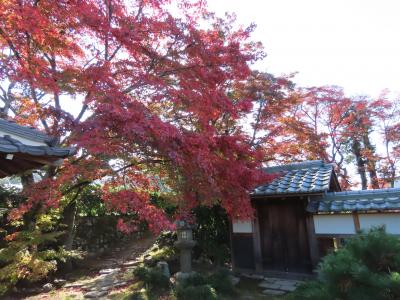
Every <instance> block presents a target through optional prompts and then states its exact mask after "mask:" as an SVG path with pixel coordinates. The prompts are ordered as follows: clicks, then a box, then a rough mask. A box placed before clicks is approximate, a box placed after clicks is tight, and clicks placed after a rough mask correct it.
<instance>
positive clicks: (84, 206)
mask: <svg viewBox="0 0 400 300" xmlns="http://www.w3.org/2000/svg"><path fill="white" fill-rule="evenodd" d="M77 201H78V202H77V203H78V215H79V216H89V217H98V216H104V215H105V214H106V212H107V209H106V206H105V204H104V202H103V200H102V199H101V186H100V185H95V184H91V185H87V186H85V187H84V188H83V189H82V191H81V193H80V194H79V199H77Z"/></svg>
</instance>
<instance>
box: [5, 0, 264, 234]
mask: <svg viewBox="0 0 400 300" xmlns="http://www.w3.org/2000/svg"><path fill="white" fill-rule="evenodd" d="M177 12H178V13H177ZM252 29H253V27H252V26H250V27H248V28H242V27H240V26H236V25H235V22H234V18H233V17H227V18H226V19H220V18H217V17H216V16H215V15H214V14H211V13H209V12H208V11H207V10H206V7H205V5H204V3H203V1H197V2H193V1H185V0H182V1H178V2H174V3H173V5H172V4H171V3H170V1H165V0H144V1H143V0H142V1H120V0H106V1H95V0H85V1H77V0H72V1H71V0H68V1H66V0H61V1H52V0H24V1H19V0H6V1H1V3H0V51H1V52H0V53H1V54H0V67H1V68H0V80H1V81H2V90H3V92H4V93H3V98H4V99H3V101H4V102H5V103H6V106H5V107H4V109H5V110H6V113H7V112H8V113H10V112H14V113H15V114H16V116H15V117H16V120H17V121H19V122H22V123H30V124H32V125H36V126H39V127H41V128H42V129H43V130H45V131H46V132H47V133H48V134H51V135H53V136H56V137H57V138H58V139H59V142H60V144H61V145H67V144H68V145H75V146H76V147H78V149H79V152H78V153H79V154H78V155H77V156H76V157H73V158H71V159H70V160H69V161H67V162H66V163H65V164H64V165H63V166H62V167H60V168H57V169H54V168H52V169H51V170H50V171H49V173H48V176H47V178H46V179H44V180H43V181H42V182H40V183H39V184H38V185H36V189H41V192H40V193H38V192H37V190H36V191H35V190H33V193H32V194H31V196H30V198H29V201H28V203H27V204H25V205H24V207H22V208H21V209H20V210H19V211H15V212H14V213H13V214H12V216H13V217H18V216H20V215H21V213H23V212H25V211H28V210H29V209H31V207H32V206H33V205H35V204H36V203H41V204H45V205H44V207H48V206H57V205H58V202H59V200H60V199H61V197H62V196H64V195H65V194H67V193H78V192H79V189H80V188H81V187H82V186H83V185H85V184H87V183H90V182H92V181H94V180H100V179H101V180H103V181H104V182H105V184H103V190H104V201H105V202H106V204H107V206H108V207H109V208H110V209H116V210H119V211H121V212H124V213H127V212H135V213H137V214H138V215H139V218H140V219H144V220H147V221H149V222H150V224H151V226H152V227H153V228H154V229H155V230H160V229H162V228H165V227H166V226H168V220H167V219H166V218H165V216H164V215H163V213H162V212H161V211H160V210H158V209H157V208H155V207H154V206H153V205H152V204H151V203H150V201H149V194H151V192H154V191H168V193H169V195H172V196H171V199H170V200H171V201H173V202H175V203H176V204H178V205H179V207H180V209H181V210H180V212H181V214H185V213H187V212H188V211H190V209H191V208H193V207H194V206H196V205H199V204H206V205H212V204H215V203H220V204H221V205H222V206H223V207H224V208H225V209H226V211H227V212H228V213H229V215H230V216H231V217H234V218H245V217H249V216H251V214H252V209H251V206H250V203H249V201H248V192H249V190H251V189H252V188H253V187H254V186H255V185H256V184H257V183H259V182H260V181H265V175H264V174H263V173H262V172H261V171H260V170H259V167H260V163H261V160H262V153H261V152H260V151H259V150H257V149H255V148H253V147H251V146H250V143H249V140H250V139H251V137H249V136H248V135H247V134H245V132H244V131H233V132H232V131H229V130H227V128H231V127H232V126H231V125H232V124H237V122H239V119H240V117H241V116H242V115H243V114H246V113H248V112H250V111H251V107H252V101H251V99H249V98H246V97H242V98H239V99H234V100H233V99H232V97H229V91H231V90H232V89H233V86H234V85H235V84H236V83H238V82H240V81H243V80H246V79H247V78H248V76H249V75H250V73H251V72H250V69H249V65H250V64H251V63H252V62H253V61H255V60H257V59H260V58H262V57H263V56H264V53H263V51H262V48H261V46H260V44H259V43H254V42H251V41H250V40H249V36H250V33H251V31H252ZM74 99H75V100H74ZM27 107H29V110H28V111H27V110H26V108H27ZM49 187H50V188H51V191H57V192H50V190H49ZM45 191H47V192H45ZM120 225H121V228H125V229H127V228H126V226H124V225H123V223H120Z"/></svg>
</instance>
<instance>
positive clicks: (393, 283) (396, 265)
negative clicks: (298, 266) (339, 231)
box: [290, 228, 400, 300]
mask: <svg viewBox="0 0 400 300" xmlns="http://www.w3.org/2000/svg"><path fill="white" fill-rule="evenodd" d="M399 271H400V240H399V239H398V238H397V237H395V236H393V235H389V234H387V233H385V230H384V229H383V228H374V229H372V230H370V231H368V232H363V233H360V234H358V235H357V236H356V237H355V238H353V239H350V240H349V241H348V242H347V243H346V245H345V247H344V248H342V249H339V250H338V251H336V252H334V253H332V254H330V255H327V256H326V257H325V258H324V259H323V261H322V263H321V264H320V266H319V279H318V280H317V281H311V282H308V283H306V284H305V285H303V286H301V287H300V288H299V289H298V290H297V291H296V292H295V293H294V294H293V295H292V296H291V297H290V298H291V299H327V300H329V299H332V300H336V299H365V300H369V299H371V300H373V299H374V300H379V299H382V300H386V299H388V300H389V299H400V275H399Z"/></svg>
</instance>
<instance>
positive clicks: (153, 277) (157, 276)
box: [133, 267, 170, 290]
mask: <svg viewBox="0 0 400 300" xmlns="http://www.w3.org/2000/svg"><path fill="white" fill-rule="evenodd" d="M133 274H134V275H135V276H136V277H137V278H138V279H139V280H142V281H143V282H144V284H145V286H146V289H147V290H154V289H160V290H166V289H168V288H169V286H170V283H169V278H168V277H166V276H165V275H164V274H163V273H162V271H161V270H160V269H159V268H147V267H138V268H136V269H135V270H134V271H133Z"/></svg>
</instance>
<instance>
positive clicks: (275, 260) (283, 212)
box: [258, 199, 312, 272]
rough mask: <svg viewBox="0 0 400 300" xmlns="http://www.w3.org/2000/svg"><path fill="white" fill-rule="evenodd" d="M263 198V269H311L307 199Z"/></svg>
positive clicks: (303, 270)
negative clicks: (305, 201)
mask: <svg viewBox="0 0 400 300" xmlns="http://www.w3.org/2000/svg"><path fill="white" fill-rule="evenodd" d="M264 201H265V203H262V204H260V205H259V207H258V209H259V224H260V240H261V251H262V257H263V267H264V269H266V270H271V271H282V272H311V269H312V267H311V260H310V252H309V245H308V237H307V230H306V221H305V220H306V219H305V218H306V211H305V203H304V202H303V201H302V200H300V199H290V200H287V199H284V200H264Z"/></svg>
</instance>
